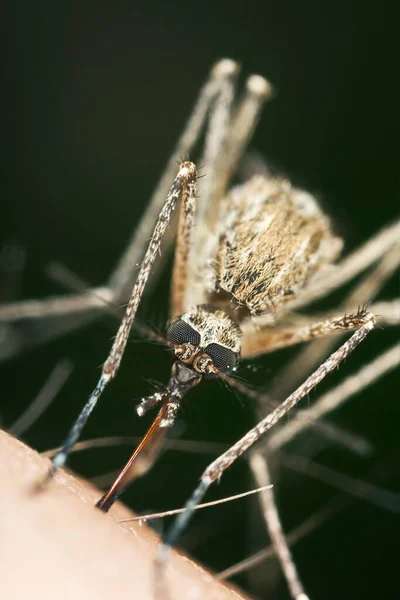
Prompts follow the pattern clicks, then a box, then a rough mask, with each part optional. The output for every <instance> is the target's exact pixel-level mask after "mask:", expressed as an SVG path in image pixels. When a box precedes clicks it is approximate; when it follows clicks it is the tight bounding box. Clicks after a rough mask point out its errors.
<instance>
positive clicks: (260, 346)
mask: <svg viewBox="0 0 400 600" xmlns="http://www.w3.org/2000/svg"><path fill="white" fill-rule="evenodd" d="M369 314H370V313H367V312H366V311H365V310H360V311H359V312H357V313H355V314H352V315H342V316H340V317H336V318H331V319H324V320H322V321H317V322H313V323H306V324H304V323H300V324H295V325H292V326H284V325H282V326H279V327H264V328H261V329H258V330H254V327H253V326H252V324H251V322H250V321H248V322H247V323H243V338H242V348H241V353H242V358H252V357H254V356H259V355H261V354H265V353H267V352H273V351H275V350H277V349H278V348H286V347H288V346H293V345H294V344H299V343H300V342H307V341H309V340H312V339H315V338H320V337H324V336H329V335H332V334H334V333H338V332H344V331H349V330H351V329H357V328H358V327H361V325H363V324H364V323H365V322H366V320H368V318H369V317H368V315H369Z"/></svg>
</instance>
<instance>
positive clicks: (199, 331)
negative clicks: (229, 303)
mask: <svg viewBox="0 0 400 600" xmlns="http://www.w3.org/2000/svg"><path fill="white" fill-rule="evenodd" d="M240 336H241V331H240V328H239V326H238V325H237V324H236V323H235V321H234V320H233V319H232V318H231V317H230V316H229V315H227V314H226V313H225V312H224V311H222V310H211V309H210V308H208V307H206V306H198V307H197V308H196V309H195V310H193V311H191V312H187V313H184V314H182V315H180V316H179V317H177V318H176V319H175V320H174V321H172V323H171V324H170V326H169V328H168V331H167V340H168V341H169V342H170V344H171V346H172V348H173V350H174V352H175V356H176V358H177V359H178V360H179V361H180V362H182V363H184V364H190V365H191V367H192V368H193V369H194V370H195V371H196V373H200V374H201V375H206V376H215V375H219V374H222V373H223V374H229V373H231V372H232V371H233V370H234V369H235V367H236V366H237V364H238V362H239V358H240Z"/></svg>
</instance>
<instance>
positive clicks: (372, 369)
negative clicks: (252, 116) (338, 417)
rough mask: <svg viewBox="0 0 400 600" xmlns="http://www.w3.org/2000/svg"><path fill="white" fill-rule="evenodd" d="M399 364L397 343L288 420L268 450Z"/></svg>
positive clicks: (273, 449)
mask: <svg viewBox="0 0 400 600" xmlns="http://www.w3.org/2000/svg"><path fill="white" fill-rule="evenodd" d="M399 364H400V344H396V345H395V346H393V347H392V348H390V349H389V350H387V351H386V352H384V353H383V354H381V355H380V356H378V358H376V359H375V360H374V361H372V362H370V363H369V364H368V365H366V366H364V367H363V368H362V369H360V371H358V373H356V374H355V375H351V376H350V377H347V378H346V379H345V380H344V381H343V382H342V383H340V384H339V385H338V386H336V387H335V388H334V389H333V390H330V391H329V392H327V393H326V394H324V395H323V396H321V398H319V400H317V402H315V404H314V405H313V406H312V407H311V408H305V409H303V410H302V411H301V413H300V415H301V419H296V420H291V421H288V422H287V423H286V424H285V425H284V426H283V427H282V428H281V429H280V430H279V431H277V432H276V433H274V434H272V435H271V437H270V438H269V440H268V443H267V448H268V450H271V451H275V450H279V449H280V448H282V447H283V446H284V445H286V444H287V443H288V442H290V441H291V440H292V439H293V438H295V437H296V436H297V435H299V434H300V433H302V432H303V431H305V430H306V429H307V427H309V426H310V425H311V424H312V423H313V422H314V421H316V420H317V419H321V418H323V417H326V415H327V414H328V413H330V412H331V411H332V410H335V409H336V408H338V407H339V406H340V405H341V404H343V403H344V402H345V401H347V400H349V399H350V398H351V397H352V396H354V394H358V393H359V392H361V391H362V390H363V389H364V388H366V387H368V386H369V385H371V384H372V383H373V382H374V381H376V380H377V379H379V378H380V377H382V376H383V375H385V374H386V373H389V372H390V371H391V370H392V369H395V368H396V367H397V366H399ZM303 417H304V418H303Z"/></svg>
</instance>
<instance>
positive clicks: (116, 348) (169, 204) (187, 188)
mask: <svg viewBox="0 0 400 600" xmlns="http://www.w3.org/2000/svg"><path fill="white" fill-rule="evenodd" d="M196 177H197V175H196V167H195V166H194V164H193V163H190V162H186V163H182V165H181V166H180V169H179V172H178V174H177V176H176V178H175V181H174V183H173V184H172V186H171V189H170V191H169V193H168V195H167V199H166V202H165V204H164V206H163V208H162V210H161V212H160V214H159V217H158V220H157V223H156V226H155V228H154V232H153V235H152V237H151V240H150V243H149V246H148V248H147V251H146V254H145V257H144V259H143V262H142V265H141V267H140V270H139V273H138V277H137V280H136V283H135V285H134V288H133V291H132V296H131V298H130V300H129V302H128V306H127V308H126V313H125V316H124V318H123V320H122V323H121V325H120V327H119V330H118V332H117V335H116V337H115V340H114V343H113V345H112V347H111V351H110V354H109V356H108V358H107V360H106V362H105V363H104V366H103V371H102V375H101V377H100V380H99V382H98V384H97V386H96V388H95V390H94V392H93V393H92V394H91V396H90V397H89V400H88V401H87V403H86V404H85V406H84V407H83V409H82V411H81V413H80V415H79V416H78V418H77V420H76V421H75V423H74V425H73V427H72V429H71V431H70V432H69V434H68V436H67V438H66V440H65V442H64V446H63V448H62V450H61V451H60V452H58V453H57V454H56V455H55V456H54V458H53V465H52V467H51V469H50V471H49V476H48V477H49V478H50V477H51V476H52V475H53V474H54V472H55V471H56V469H57V468H59V467H62V466H63V465H64V464H65V462H66V459H67V456H68V453H69V451H70V449H71V448H72V446H73V445H74V444H75V442H76V441H77V440H78V438H79V436H80V434H81V431H82V429H83V427H84V425H85V423H86V421H87V419H88V418H89V416H90V413H91V412H92V410H93V409H94V407H95V406H96V404H97V401H98V399H99V397H100V395H101V394H102V392H103V390H104V388H105V387H106V385H107V383H108V382H109V381H110V380H111V379H112V378H113V377H114V376H115V374H116V372H117V370H118V367H119V365H120V362H121V359H122V355H123V353H124V349H125V346H126V343H127V341H128V337H129V333H130V330H131V327H132V324H133V321H134V319H135V315H136V311H137V308H138V306H139V302H140V298H141V296H142V294H143V290H144V287H145V285H146V281H147V279H148V276H149V274H150V270H151V267H152V265H153V262H154V260H155V257H156V255H157V253H158V250H159V248H160V243H161V239H162V237H163V234H164V232H165V230H166V228H167V226H168V223H169V221H170V218H171V214H172V212H173V210H174V208H175V206H176V203H177V200H178V198H179V196H180V195H181V193H182V195H185V194H194V195H195V194H196Z"/></svg>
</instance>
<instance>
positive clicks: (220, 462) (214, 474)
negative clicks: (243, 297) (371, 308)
mask: <svg viewBox="0 0 400 600" xmlns="http://www.w3.org/2000/svg"><path fill="white" fill-rule="evenodd" d="M367 317H368V318H367V319H366V321H365V323H364V325H362V326H361V327H360V329H358V330H357V331H356V332H354V333H353V335H352V336H351V338H350V339H349V340H348V341H347V342H345V343H344V344H343V345H342V346H341V347H340V348H339V349H338V350H337V351H336V352H334V353H333V354H332V355H331V356H330V357H329V358H328V359H327V360H326V361H325V362H324V363H323V364H322V365H321V366H320V367H319V368H318V369H317V370H316V371H315V372H314V373H313V374H312V375H311V376H310V377H308V379H306V381H305V382H304V383H303V384H302V385H301V386H300V387H299V388H298V389H297V390H296V391H295V392H293V394H291V395H290V396H289V397H288V398H287V399H286V400H285V401H284V402H282V404H280V405H279V406H278V407H277V408H276V409H275V410H273V411H272V412H271V413H270V414H269V415H267V416H266V417H265V418H264V419H263V420H262V421H260V422H259V423H258V425H256V426H255V427H253V428H252V429H251V430H250V431H249V432H248V433H247V434H246V435H245V436H243V438H241V439H240V440H239V441H238V442H237V443H236V444H234V445H233V446H232V447H231V448H230V449H229V450H227V451H226V452H224V454H222V455H221V456H220V457H219V458H217V459H216V460H215V461H214V462H212V463H211V464H210V465H209V466H208V467H207V468H206V470H205V471H204V473H203V475H202V477H201V481H200V484H199V485H198V487H197V488H196V490H195V491H194V493H193V495H192V496H191V498H190V499H189V501H188V502H187V503H186V505H185V511H184V512H183V513H182V514H181V515H179V516H178V518H177V519H176V521H175V523H174V524H173V526H172V528H171V529H170V530H169V531H168V532H167V535H166V536H165V538H164V542H163V544H162V545H161V546H160V549H159V551H158V553H157V557H156V563H155V570H156V573H155V585H156V593H157V595H158V598H162V597H163V596H164V597H165V595H166V591H165V590H166V586H165V578H164V570H165V566H166V562H167V558H168V555H169V550H170V548H171V546H173V545H175V544H176V542H177V540H178V539H179V537H180V535H181V534H182V532H183V531H184V529H185V528H186V526H187V524H188V522H189V521H190V519H191V517H192V515H193V512H194V510H195V507H196V506H197V505H198V504H199V502H200V501H201V499H202V498H203V496H204V495H205V493H206V491H207V490H208V488H209V487H210V485H211V484H212V483H213V482H214V481H216V480H218V479H219V478H220V477H221V475H222V474H223V473H224V471H225V470H226V469H227V468H228V467H230V465H231V464H232V463H233V462H234V461H235V460H237V459H238V458H239V457H240V456H241V455H242V454H243V453H244V452H245V451H246V450H248V449H249V448H250V446H252V445H253V444H254V443H255V442H256V441H257V440H258V439H260V437H261V436H262V435H263V434H264V433H266V432H267V431H269V430H270V429H271V428H272V427H273V426H274V425H276V423H278V422H279V421H280V420H281V419H282V418H283V417H284V416H285V415H286V414H287V413H288V412H289V411H290V410H291V409H292V408H293V407H294V406H296V404H298V402H299V401H300V400H301V399H302V398H304V396H306V395H307V394H308V393H309V392H310V391H311V390H312V389H313V388H314V387H315V386H316V385H318V383H320V382H321V381H322V380H323V379H324V378H325V377H326V376H327V375H328V373H330V372H331V371H333V370H334V369H336V368H337V367H338V366H339V365H340V363H341V362H342V361H343V360H345V359H346V358H347V357H348V356H349V355H350V354H351V353H352V352H353V350H355V349H356V347H357V346H358V345H359V344H360V343H361V342H362V341H363V340H364V339H365V338H366V336H367V335H368V333H369V332H370V331H371V330H372V329H373V328H374V326H375V317H374V315H372V314H371V313H369V314H368V315H367Z"/></svg>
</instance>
